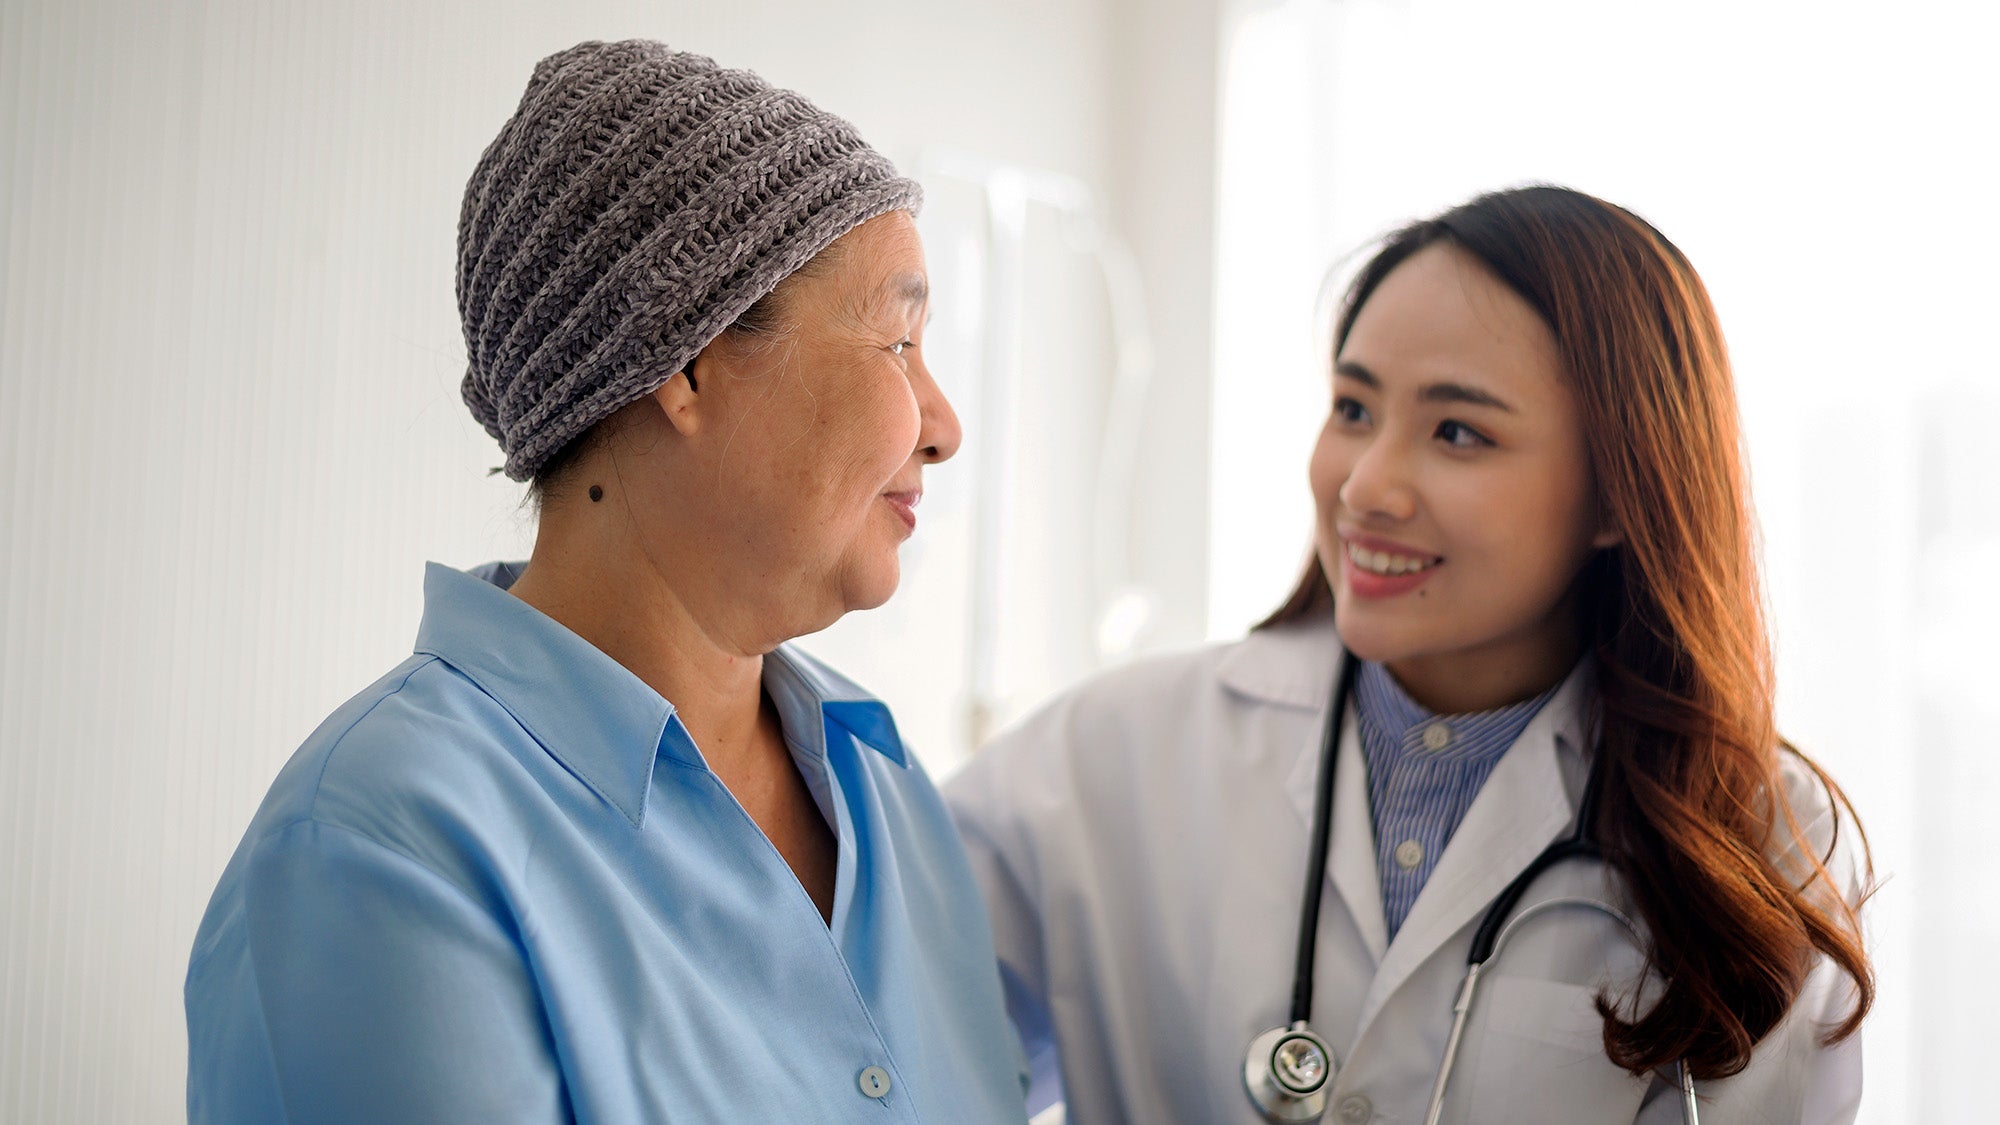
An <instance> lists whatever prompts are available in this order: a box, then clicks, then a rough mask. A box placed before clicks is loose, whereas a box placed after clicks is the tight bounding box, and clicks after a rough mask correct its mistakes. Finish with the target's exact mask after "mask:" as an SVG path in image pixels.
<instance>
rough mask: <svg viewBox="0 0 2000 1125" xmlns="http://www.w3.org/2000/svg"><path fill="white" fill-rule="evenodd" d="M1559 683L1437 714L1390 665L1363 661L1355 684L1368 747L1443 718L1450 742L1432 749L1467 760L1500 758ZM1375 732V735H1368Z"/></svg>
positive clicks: (1394, 741) (1398, 739) (1394, 742)
mask: <svg viewBox="0 0 2000 1125" xmlns="http://www.w3.org/2000/svg"><path fill="white" fill-rule="evenodd" d="M1565 679H1567V677H1565ZM1561 686H1562V682H1561V681H1558V682H1557V683H1556V684H1555V685H1553V686H1551V687H1550V688H1549V689H1548V690H1547V691H1544V692H1542V693H1541V694H1540V695H1537V696H1535V697H1534V698H1533V699H1524V700H1522V701H1521V702H1519V703H1510V704H1508V705H1507V706H1505V707H1496V708H1494V709H1493V710H1490V711H1474V712H1469V713H1466V714H1460V715H1439V714H1438V713H1436V712H1435V711H1432V710H1430V709H1429V708H1426V707H1425V706H1424V705H1423V704H1421V703H1418V702H1417V701H1416V700H1414V699H1411V698H1410V695H1409V693H1408V692H1406V691H1404V690H1403V685H1401V684H1399V683H1397V682H1396V677H1395V676H1393V675H1391V674H1390V672H1389V669H1388V668H1386V667H1384V666H1383V665H1381V664H1379V663H1377V662H1375V661H1373V660H1370V661H1365V662H1364V663H1363V664H1362V665H1361V672H1360V675H1359V676H1358V677H1357V682H1356V683H1355V685H1354V695H1355V709H1356V711H1357V712H1359V714H1360V718H1361V730H1362V734H1363V740H1362V744H1363V746H1364V748H1365V747H1367V746H1368V745H1369V743H1371V742H1372V743H1374V744H1376V745H1378V746H1397V747H1399V746H1401V745H1403V744H1404V742H1405V736H1406V735H1407V734H1409V732H1410V731H1412V730H1414V729H1415V728H1417V727H1425V726H1429V725H1432V724H1436V723H1442V724H1443V725H1444V727H1445V728H1446V729H1447V730H1448V731H1449V732H1450V735H1451V738H1450V742H1449V743H1448V744H1446V745H1444V746H1442V747H1436V748H1434V750H1435V753H1436V755H1437V756H1438V757H1439V758H1441V759H1443V760H1446V761H1457V760H1464V761H1467V762H1472V761H1476V760H1480V759H1485V758H1492V759H1494V760H1498V759H1499V757H1500V755H1502V754H1504V753H1506V752H1507V748H1508V747H1509V746H1512V745H1513V744H1514V740H1515V739H1517V738H1519V737H1521V732H1522V731H1523V730H1526V729H1527V726H1528V724H1529V723H1531V722H1533V721H1534V719H1535V715H1536V714H1538V713H1539V712H1540V711H1541V709H1542V707H1543V706H1544V705H1546V704H1547V703H1548V701H1549V700H1550V698H1552V697H1553V696H1554V695H1555V693H1556V691H1557V690H1558V689H1559V688H1560V687H1561ZM1371 735H1372V736H1373V737H1372V738H1371V737H1369V736H1371Z"/></svg>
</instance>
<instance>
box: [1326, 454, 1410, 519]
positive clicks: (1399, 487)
mask: <svg viewBox="0 0 2000 1125" xmlns="http://www.w3.org/2000/svg"><path fill="white" fill-rule="evenodd" d="M1340 504H1341V507H1343V508H1346V509H1347V510H1348V511H1350V512H1352V513H1354V514H1355V515H1357V516H1375V517H1378V518H1382V519H1388V520H1397V521H1400V520H1407V519H1410V518H1411V517H1413V516H1415V515H1416V514H1417V496H1416V491H1415V489H1414V488H1413V487H1412V486H1411V481H1410V459H1409V457H1408V455H1407V452H1406V451H1405V450H1403V449H1402V448H1401V447H1400V446H1398V445H1397V444H1396V443H1395V442H1394V441H1392V440H1388V439H1386V438H1376V439H1375V440H1373V441H1371V442H1369V443H1368V445H1367V447H1366V448H1365V449H1363V450H1362V451H1361V455H1360V456H1359V457H1358V458H1356V459H1355V462H1354V464H1353V466H1352V467H1351V468H1350V469H1349V470H1348V473H1347V479H1346V480H1345V481H1343V482H1341V485H1340Z"/></svg>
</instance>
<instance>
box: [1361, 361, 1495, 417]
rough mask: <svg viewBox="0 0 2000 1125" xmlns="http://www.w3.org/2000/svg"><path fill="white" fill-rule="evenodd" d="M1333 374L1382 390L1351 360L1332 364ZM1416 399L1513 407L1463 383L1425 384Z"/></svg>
mask: <svg viewBox="0 0 2000 1125" xmlns="http://www.w3.org/2000/svg"><path fill="white" fill-rule="evenodd" d="M1333 373H1334V374H1335V375H1344V376H1346V377H1347V378H1349V379H1352V380H1354V381H1355V382H1357V383H1360V384H1361V385H1362V386H1365V387H1368V388H1370V389H1372V390H1377V391H1379V390H1381V389H1382V380H1380V379H1377V378H1376V377H1375V373H1374V372H1373V371H1370V370H1368V369H1367V368H1366V367H1363V366H1362V365H1361V364H1359V363H1356V362H1354V361H1353V360H1351V359H1343V360H1341V361H1340V362H1338V363H1336V364H1334V365H1333ZM1417 399H1418V401H1420V402H1456V403H1464V404H1466V405H1468V406H1490V407H1492V408H1493V409H1495V410H1504V411H1506V412H1507V413H1509V414H1512V413H1514V408H1513V407H1511V406H1509V405H1507V403H1506V401H1505V400H1503V399H1501V398H1500V397H1499V396H1497V395H1495V394H1493V393H1492V392H1491V391H1486V390H1482V389H1480V388H1478V387H1474V386H1469V385H1467V384H1465V383H1450V382H1444V383H1426V384H1424V385H1423V387H1421V388H1420V389H1419V390H1418V391H1417Z"/></svg>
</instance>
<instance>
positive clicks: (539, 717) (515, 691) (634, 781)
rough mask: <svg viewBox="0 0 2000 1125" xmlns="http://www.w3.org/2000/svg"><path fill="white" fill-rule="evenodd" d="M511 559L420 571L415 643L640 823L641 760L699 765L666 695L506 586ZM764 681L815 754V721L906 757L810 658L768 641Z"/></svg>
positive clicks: (869, 702)
mask: <svg viewBox="0 0 2000 1125" xmlns="http://www.w3.org/2000/svg"><path fill="white" fill-rule="evenodd" d="M523 565H524V564H521V563H505V562H500V563H488V564H486V565H484V566H480V567H475V568H474V569H472V570H471V571H463V572H462V571H458V570H454V569H452V568H451V567H447V566H442V565H439V564H437V563H431V564H429V565H428V566H427V567H426V568H425V571H424V618H423V624H422V625H421V626H419V627H418V630H417V643H416V651H417V652H418V653H420V654H424V655H429V656H435V657H437V658H438V659H440V660H443V661H444V662H445V663H447V664H449V665H451V666H452V667H453V668H455V669H457V670H458V671H459V672H460V673H461V674H463V675H464V676H465V677H466V678H467V679H469V680H471V681H472V682H473V683H475V684H478V685H479V687H480V689H481V690H482V691H484V692H486V693H487V694H488V695H490V696H492V697H493V698H494V699H495V700H497V701H498V702H499V703H500V704H501V706H503V707H505V708H506V709H507V710H508V712H509V713H510V714H512V715H513V716H514V718H515V719H516V720H518V721H519V722H520V724H521V725H522V727H524V728H525V729H526V730H527V731H528V733H529V734H530V735H532V736H533V737H534V739H535V741H536V742H538V743H540V744H541V746H542V748H543V749H544V750H546V751H547V752H548V753H549V755H550V756H551V757H553V758H555V759H556V760H557V761H558V762H560V763H562V766H563V768H564V769H566V770H568V771H569V772H570V773H571V774H573V775H574V776H575V777H576V778H577V779H578V780H580V781H582V782H583V783H584V785H586V786H588V787H589V788H590V789H591V791H592V792H594V793H596V794H597V795H598V796H599V797H602V798H603V799H604V800H605V801H606V802H607V803H608V804H610V805H611V806H612V807H613V808H616V809H617V810H618V811H619V812H620V813H623V814H624V816H625V818H626V819H627V820H629V821H631V822H632V824H633V825H634V826H635V827H636V826H638V825H641V824H644V823H645V818H646V803H647V796H648V794H649V793H650V791H651V788H652V779H653V763H654V760H655V758H656V757H657V756H659V755H662V754H664V755H666V756H667V757H668V758H671V759H673V760H675V761H678V762H680V763H682V764H684V765H689V766H693V767H695V768H697V769H707V768H708V767H707V763H706V762H704V761H703V760H702V757H701V753H700V751H699V750H698V749H696V747H695V745H694V740H693V739H692V738H690V737H689V736H688V733H687V728H686V727H685V726H683V725H682V723H681V721H680V718H679V716H678V715H676V714H675V713H674V705H673V704H672V703H670V702H668V701H667V700H666V699H664V698H662V697H661V696H660V694H659V693H658V692H656V691H654V690H653V689H652V688H651V687H650V686H648V685H647V684H646V683H645V681H643V680H641V679H639V678H638V677H637V676H635V675H633V674H632V673H631V671H629V670H628V669H626V668H625V666H624V665H622V664H619V663H618V662H617V661H615V660H613V659H611V658H610V657H609V656H606V655H605V654H604V653H603V652H602V651H600V650H599V649H597V648H596V647H595V646H594V645H592V644H590V643H589V642H588V641H585V640H584V639H583V638H582V637H579V636H577V635H576V634H575V633H572V632H570V631H569V630H568V629H566V628H564V627H563V626H562V625H560V624H558V623H557V622H556V621H554V620H553V619H551V618H549V617H548V616H546V615H544V614H543V613H542V612H541V611H539V610H537V609H535V608H534V607H533V606H531V605H529V604H528V603H526V602H524V601H522V600H520V599H519V598H516V597H513V596H511V595H509V594H507V593H506V590H507V588H508V587H510V586H512V585H513V584H514V580H515V579H516V578H518V577H520V573H521V570H522V569H523ZM764 686H765V690H766V691H767V692H769V693H770V695H771V700H772V703H773V704H775V705H776V706H777V707H778V709H779V714H780V715H781V716H782V718H783V719H784V722H785V725H786V733H787V734H788V736H790V738H791V739H793V740H794V741H795V742H796V743H798V744H800V745H801V746H802V747H803V748H805V749H807V750H808V752H810V753H814V754H818V755H822V756H823V755H824V753H825V750H824V747H825V745H826V742H825V734H826V724H827V723H829V722H831V723H833V724H834V725H836V726H838V727H840V728H841V729H843V730H846V731H848V732H849V733H851V734H853V735H854V737H855V738H857V739H859V740H860V741H861V742H863V743H865V744H867V745H869V746H871V747H873V748H874V749H875V750H877V751H878V752H880V753H881V754H882V755H883V756H884V757H887V758H889V759H890V760H891V761H894V762H896V763H897V764H898V765H907V764H908V759H907V756H906V754H905V752H904V749H903V744H902V740H901V738H900V737H898V735H897V732H896V725H895V722H894V720H893V719H891V718H890V716H889V712H888V709H887V708H886V707H884V706H883V705H882V703H881V702H879V701H878V700H876V699H875V698H874V697H872V696H870V695H869V694H868V693H867V692H865V691H863V690H862V689H860V688H859V687H856V686H855V685H854V684H853V683H852V682H850V681H848V680H847V679H845V678H844V677H842V676H840V675H839V674H838V673H836V672H834V671H833V670H832V669H829V668H827V667H826V666H825V665H823V664H820V663H819V662H818V661H817V660H814V659H813V658H811V657H809V656H806V655H805V654H804V653H801V652H797V651H796V650H793V649H791V648H790V646H780V647H779V648H778V649H777V650H775V651H773V652H771V653H769V654H768V655H766V657H765V659H764Z"/></svg>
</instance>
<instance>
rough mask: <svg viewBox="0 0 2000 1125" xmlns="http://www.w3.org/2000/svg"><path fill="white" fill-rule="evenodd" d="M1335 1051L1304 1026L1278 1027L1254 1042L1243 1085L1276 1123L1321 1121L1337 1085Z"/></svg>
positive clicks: (1296, 1024) (1301, 1024)
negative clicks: (1327, 1097)
mask: <svg viewBox="0 0 2000 1125" xmlns="http://www.w3.org/2000/svg"><path fill="white" fill-rule="evenodd" d="M1334 1070H1335V1063H1334V1061H1333V1051H1332V1049H1331V1048H1329V1047H1328V1046H1327V1045H1326V1040H1324V1039H1321V1038H1320V1037H1319V1035H1318V1034H1317V1033H1315V1032H1314V1031H1313V1030H1312V1029H1311V1028H1308V1027H1307V1026H1306V1025H1305V1024H1304V1023H1295V1024H1293V1025H1291V1026H1290V1027H1274V1028H1272V1029H1271V1030H1269V1031H1267V1032H1265V1033H1264V1034H1262V1035H1259V1036H1258V1037H1257V1038H1255V1039H1253V1040H1251V1041H1250V1054H1249V1056H1248V1057H1246V1058H1245V1059H1244V1060H1243V1086H1244V1088H1245V1089H1247V1090H1248V1091H1250V1100H1251V1101H1254V1102H1256V1103H1257V1108H1258V1109H1260V1110H1262V1111H1263V1113H1264V1116H1265V1117H1266V1118H1269V1119H1270V1120H1272V1121H1317V1120H1319V1119H1320V1116H1321V1115H1322V1114H1324V1113H1325V1112H1326V1094H1327V1091H1328V1090H1329V1089H1331V1088H1332V1086H1333V1074H1334Z"/></svg>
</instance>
